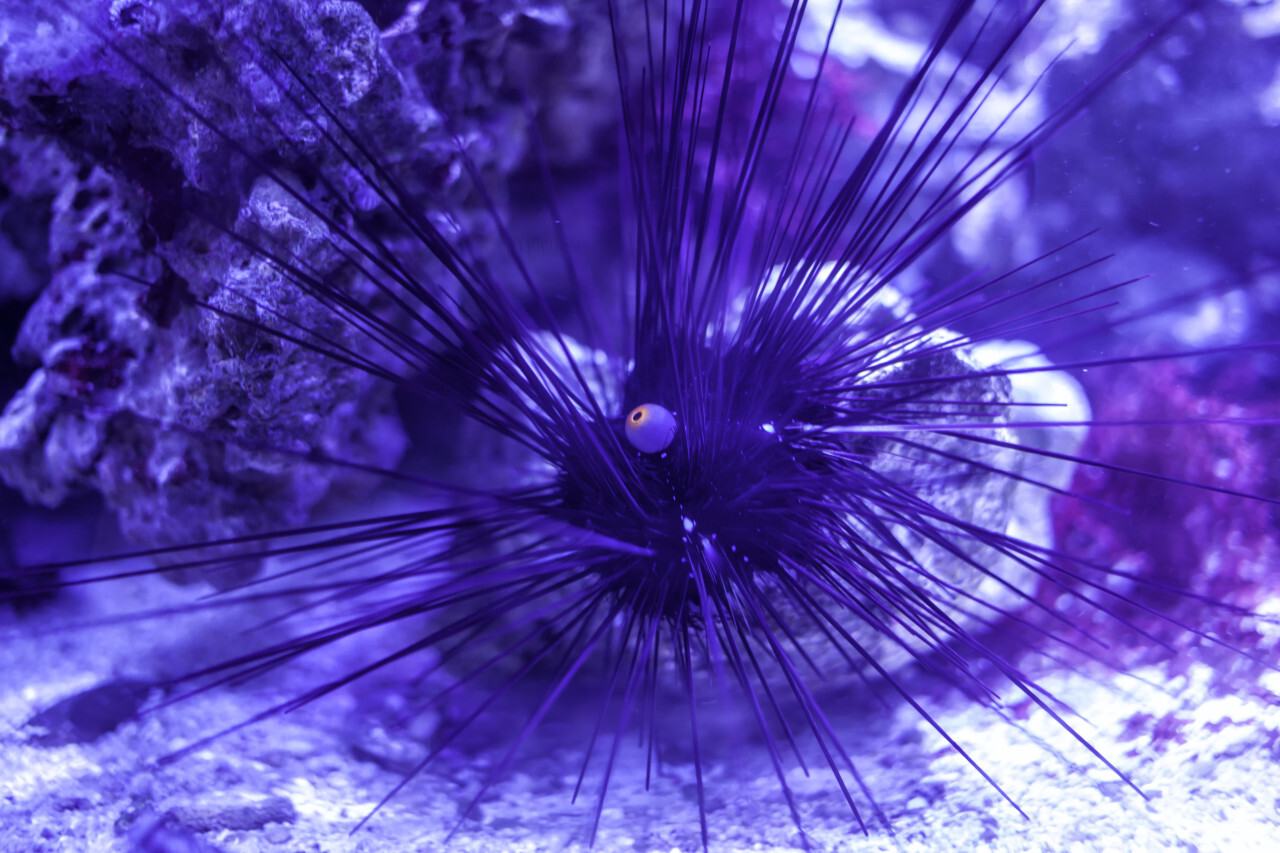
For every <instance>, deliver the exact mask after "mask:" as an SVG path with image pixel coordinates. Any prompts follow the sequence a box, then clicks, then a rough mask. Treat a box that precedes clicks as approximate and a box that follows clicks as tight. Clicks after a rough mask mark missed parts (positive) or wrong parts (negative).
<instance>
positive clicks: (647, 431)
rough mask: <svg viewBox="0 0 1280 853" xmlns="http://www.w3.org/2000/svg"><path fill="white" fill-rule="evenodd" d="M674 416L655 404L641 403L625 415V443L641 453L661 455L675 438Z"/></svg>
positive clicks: (675, 425)
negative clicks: (629, 443) (628, 443)
mask: <svg viewBox="0 0 1280 853" xmlns="http://www.w3.org/2000/svg"><path fill="white" fill-rule="evenodd" d="M676 428H677V424H676V416H675V415H673V414H672V413H671V412H670V411H668V410H667V409H664V408H663V407H662V406H659V405H658V404H657V403H642V404H640V405H639V406H636V407H635V408H634V409H632V410H631V413H630V414H628V415H627V422H626V432H627V441H629V442H631V446H632V447H634V448H635V449H636V450H639V451H640V452H641V453H661V452H662V451H664V450H666V449H667V448H668V447H670V446H671V442H673V441H675V438H676Z"/></svg>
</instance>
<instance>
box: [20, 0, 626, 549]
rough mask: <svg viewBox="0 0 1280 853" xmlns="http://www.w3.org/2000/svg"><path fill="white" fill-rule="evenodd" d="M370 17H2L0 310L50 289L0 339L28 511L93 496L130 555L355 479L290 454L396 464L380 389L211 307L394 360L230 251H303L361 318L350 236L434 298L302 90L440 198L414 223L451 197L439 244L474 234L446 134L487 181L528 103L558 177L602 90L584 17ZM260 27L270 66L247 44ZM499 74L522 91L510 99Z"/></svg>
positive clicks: (242, 8) (498, 174) (507, 162)
mask: <svg viewBox="0 0 1280 853" xmlns="http://www.w3.org/2000/svg"><path fill="white" fill-rule="evenodd" d="M374 5H375V6H376V8H374V9H373V10H372V11H373V12H374V13H375V14H376V15H377V16H378V18H379V21H381V22H382V23H383V25H384V26H386V27H388V28H389V29H388V34H387V35H386V36H385V37H384V36H383V35H382V34H381V33H380V32H379V29H378V27H377V26H376V25H375V23H374V21H373V20H371V18H370V16H369V14H368V13H367V12H366V11H365V9H363V8H361V7H360V6H359V5H358V4H356V3H353V2H345V0H326V2H323V3H319V4H316V3H310V2H279V3H270V4H263V3H257V2H224V3H212V4H211V3H205V2H184V0H173V2H145V1H144V0H138V1H137V2H116V3H113V4H111V6H110V9H109V10H106V11H108V13H107V14H103V12H104V10H103V9H102V7H101V4H98V3H89V2H86V3H82V4H72V8H73V9H74V11H75V13H76V15H78V16H82V17H81V19H80V20H79V21H78V22H77V21H76V20H73V19H72V18H71V17H70V16H69V15H67V14H65V13H61V12H59V11H58V8H57V6H54V7H53V8H52V9H37V8H35V7H31V6H29V5H28V4H20V3H17V2H8V3H5V11H4V14H3V16H0V28H3V38H2V39H0V41H2V42H3V44H4V51H5V56H4V68H3V78H2V79H0V112H2V113H3V114H4V123H5V125H6V126H7V127H8V128H9V130H7V131H6V136H5V137H4V139H3V140H2V141H3V142H4V146H3V149H2V153H3V159H2V160H0V166H2V167H3V168H4V177H5V179H6V180H5V184H6V186H7V188H8V194H7V198H6V199H5V200H4V201H3V205H4V209H3V210H0V220H4V221H5V222H6V223H9V224H11V225H12V226H13V227H7V228H5V229H4V232H5V237H6V239H5V240H3V241H0V258H3V257H11V259H12V260H11V263H10V264H9V265H8V267H9V269H10V270H11V271H12V272H11V274H10V275H8V276H6V277H5V281H4V284H3V286H2V287H3V290H2V291H0V298H3V295H4V294H7V295H8V296H9V298H29V297H30V296H31V295H32V294H33V293H34V292H35V291H36V290H37V289H40V288H41V286H42V285H43V289H42V292H41V293H40V295H39V297H38V298H37V299H36V301H35V303H34V305H32V307H31V308H30V310H29V311H28V313H27V316H26V319H25V321H24V323H23V325H22V328H21V331H20V333H19V335H18V339H17V341H16V344H15V345H14V348H13V355H14V357H15V359H16V360H17V361H18V362H19V363H21V364H24V365H27V366H29V367H33V368H35V372H34V373H33V374H32V375H31V377H30V379H29V380H28V381H27V383H26V386H25V387H24V388H23V389H22V390H21V391H20V392H19V393H18V394H17V395H16V396H15V397H14V399H13V400H11V401H10V402H9V404H8V406H7V407H6V408H5V411H4V415H3V416H2V417H0V477H3V479H4V481H5V482H7V483H8V484H9V485H11V486H12V487H14V488H17V489H19V490H20V491H21V492H22V493H23V495H24V496H25V497H26V499H27V500H28V501H32V502H38V503H41V504H44V505H48V506H53V505H57V504H59V503H60V502H62V501H64V500H65V499H66V498H67V497H68V496H69V495H71V494H75V493H78V492H82V491H85V490H89V491H96V492H99V493H101V494H102V495H103V497H104V498H105V499H106V502H107V503H108V505H110V506H111V507H112V508H114V509H115V510H116V511H117V512H118V514H119V520H120V524H121V527H122V529H123V530H124V532H125V533H126V534H127V535H128V536H129V537H130V538H131V539H133V540H134V541H135V542H138V543H141V544H158V545H163V544H173V543H181V542H189V541H195V540H209V539H216V538H222V537H228V536H235V535H241V534H244V533H252V532H258V531H263V530H268V529H273V528H281V527H287V526H294V525H298V524H301V523H303V522H305V521H306V520H307V518H308V517H309V515H310V513H311V511H312V509H313V508H314V507H316V506H317V505H318V504H320V503H321V502H322V501H324V500H325V498H326V496H327V495H328V494H330V492H331V491H333V490H335V488H337V489H340V490H345V489H347V488H350V487H352V486H354V485H357V484H358V482H359V480H358V478H357V477H355V476H354V475H353V474H352V473H351V472H350V471H349V470H344V469H341V468H335V467H331V466H322V465H304V464H299V462H298V459H297V458H296V456H292V455H289V454H307V453H309V452H312V451H315V452H318V453H320V454H323V455H324V456H327V457H331V458H337V459H342V460H346V461H350V462H354V463H357V464H365V465H374V466H379V467H384V468H390V467H394V466H395V464H396V463H397V461H398V460H399V459H400V457H401V455H402V454H403V452H404V449H405V446H406V437H405V435H404V430H403V427H402V426H401V424H400V423H399V421H398V417H397V415H396V412H395V408H394V405H393V402H392V399H391V393H390V389H389V388H388V387H387V386H386V384H385V383H381V382H378V381H376V380H374V379H372V378H370V377H369V376H368V375H367V374H365V373H363V372H361V371H359V370H356V369H354V368H351V367H346V366H343V365H340V364H337V363H335V362H333V361H330V360H327V359H326V358H324V357H322V356H320V355H318V354H316V353H315V352H312V351H311V350H309V349H308V348H307V347H305V346H302V345H298V344H292V343H289V342H286V341H282V340H281V339H279V338H277V337H273V336H271V335H269V334H266V333H264V332H263V331H261V330H259V329H256V328H254V327H253V326H250V325H246V324H245V323H243V322H240V321H238V320H233V319H229V318H228V317H227V316H225V314H219V313H216V312H217V311H223V312H234V313H237V314H241V315H246V316H249V317H251V318H253V319H254V321H255V322H258V323H262V324H264V325H266V326H268V327H274V328H277V329H285V330H288V331H295V332H296V331H297V330H299V329H307V330H309V331H312V332H315V333H318V334H324V335H326V336H328V338H329V340H330V341H332V343H333V345H338V346H343V347H349V348H351V349H353V350H355V351H357V352H362V353H366V354H369V353H370V351H371V350H373V351H374V356H375V357H378V358H382V359H386V358H391V356H388V355H386V354H385V353H378V352H376V351H377V347H375V346H372V345H371V344H370V343H369V342H368V341H367V340H364V339H362V338H361V336H360V335H358V334H355V333H354V332H353V331H352V330H351V329H350V328H349V327H345V326H343V325H342V324H338V323H335V322H334V321H333V317H332V310H331V309H330V308H328V307H325V306H323V305H321V304H320V303H318V302H317V301H316V300H314V299H311V298H307V297H303V296H301V295H300V293H299V289H298V287H297V285H296V284H295V283H294V282H293V281H292V280H291V279H292V278H293V277H294V276H291V275H287V274H285V273H284V271H282V270H281V269H280V268H279V267H278V266H277V265H276V264H275V263H273V261H272V260H271V259H270V258H267V257H265V256H263V255H261V254H256V253H254V252H253V251H250V248H249V247H250V246H263V247H269V248H270V249H271V250H272V251H273V252H276V253H278V255H277V257H291V258H302V259H305V260H304V263H305V266H302V265H299V264H295V265H294V270H293V272H294V273H295V275H296V274H298V273H302V274H305V275H308V276H313V277H315V278H316V279H318V280H324V281H325V282H326V284H329V285H331V286H333V287H335V288H337V289H339V290H344V291H345V292H347V293H350V294H352V295H354V296H356V297H357V298H360V299H361V300H362V301H364V302H365V303H366V304H369V305H372V306H375V307H376V306H377V305H378V298H377V296H378V294H377V292H376V290H375V289H374V285H373V283H372V282H371V280H370V279H369V277H368V276H366V275H362V274H361V273H359V272H357V271H356V270H355V269H353V263H352V261H351V258H350V256H351V255H352V254H354V253H355V251H354V249H353V248H352V246H351V245H350V244H347V243H345V242H344V239H343V236H342V235H343V234H346V233H357V230H356V226H357V224H358V223H364V225H362V226H361V227H362V229H363V231H362V232H360V233H363V234H364V235H366V236H367V237H368V238H369V239H373V238H374V237H376V238H377V239H380V240H382V241H384V242H385V243H386V244H387V245H389V246H391V247H392V250H393V251H395V252H396V253H397V256H398V257H399V258H400V260H401V261H402V262H403V263H404V264H405V265H406V266H407V267H408V268H411V269H414V270H421V271H423V272H422V275H423V276H424V280H426V281H428V282H430V283H431V286H435V287H440V286H443V285H440V284H439V283H438V279H433V278H432V277H431V272H432V269H433V268H432V265H431V262H430V261H429V260H428V259H427V258H426V257H425V252H424V251H423V250H422V248H421V247H415V246H414V245H413V243H412V241H409V240H407V239H405V237H404V235H402V234H397V233H394V230H392V231H386V230H385V229H383V230H379V227H380V226H379V225H378V224H377V223H376V222H374V220H376V219H377V214H378V211H379V209H380V208H383V207H384V206H385V205H384V203H383V202H382V201H381V200H380V199H378V198H377V196H376V195H375V194H374V193H373V191H372V189H371V188H370V186H369V184H368V182H367V181H365V180H364V179H363V178H362V177H361V176H360V175H359V174H358V173H357V172H356V170H355V167H353V166H351V165H350V164H347V163H345V162H344V161H342V159H341V158H340V157H339V156H338V155H337V154H336V153H335V152H334V150H333V146H332V145H330V144H329V142H328V140H327V139H326V138H325V134H326V133H335V132H337V131H336V130H335V125H334V124H333V123H332V122H330V121H326V120H325V117H324V116H320V117H319V118H316V114H317V113H319V110H318V109H317V107H316V104H317V99H319V101H322V102H323V103H324V104H325V105H326V106H330V107H333V108H334V109H336V110H339V111H340V113H341V115H342V120H343V121H344V122H345V123H346V124H347V126H350V127H354V128H356V129H358V131H359V132H360V133H361V135H362V136H363V137H364V138H365V139H367V140H373V141H375V142H376V145H377V147H378V154H379V159H380V160H382V161H383V162H384V163H386V164H387V165H388V166H389V167H390V168H392V169H393V170H394V172H395V174H396V175H397V180H400V181H401V182H402V185H403V186H404V188H405V191H406V192H408V193H410V194H412V196H413V197H414V198H418V199H430V200H433V201H426V202H423V204H424V206H425V208H426V210H425V212H426V213H427V215H436V213H435V211H436V209H435V208H434V207H433V205H438V204H440V203H441V202H442V201H443V202H446V203H447V205H448V209H449V210H450V211H451V212H452V213H453V214H454V215H453V218H452V219H451V221H450V225H451V227H452V228H453V229H454V230H455V232H456V233H457V235H458V236H459V237H466V236H469V237H470V238H472V239H476V240H483V239H484V234H483V231H484V230H485V229H484V227H481V228H480V229H479V231H478V232H477V230H476V229H475V228H474V227H473V224H474V223H475V222H483V221H484V220H483V219H482V218H480V217H476V218H475V219H474V220H468V219H467V218H466V216H467V215H469V213H470V212H471V211H473V210H477V209H478V207H477V205H478V199H477V198H475V197H474V196H473V194H472V193H471V192H470V190H469V189H468V182H467V181H466V180H464V179H463V176H464V174H465V173H464V170H463V168H462V164H461V155H460V153H459V140H465V150H466V156H467V158H468V159H469V161H470V163H471V164H472V166H473V167H474V169H476V170H477V171H478V172H479V173H480V174H483V175H488V176H491V177H492V178H493V179H494V180H500V179H501V178H502V177H503V176H504V175H506V174H507V173H509V172H511V171H512V170H514V169H516V168H517V167H519V166H521V165H523V164H524V163H525V161H526V158H527V157H528V155H529V148H530V142H529V135H528V133H527V131H526V130H525V128H526V127H527V124H528V115H529V113H530V111H532V112H533V114H534V115H536V116H538V117H539V118H540V119H541V120H542V121H543V123H544V124H547V125H548V126H552V125H554V126H555V127H557V128H560V131H559V133H558V135H556V134H549V135H548V136H547V138H546V139H545V140H543V143H542V148H543V151H544V152H545V156H546V157H547V159H548V160H549V161H550V162H552V163H572V162H574V161H575V160H580V159H581V158H583V157H584V156H587V154H589V153H590V152H591V151H592V150H593V146H594V144H595V142H594V141H595V139H596V137H597V136H598V135H599V133H600V131H601V129H602V128H604V127H607V126H608V125H609V123H610V122H612V121H613V107H614V104H615V101H614V100H609V99H608V98H607V93H608V92H609V91H610V85H609V78H608V77H607V76H606V75H603V74H602V73H601V70H600V67H599V64H600V62H601V57H602V56H603V55H606V54H604V53H602V51H607V49H608V43H607V41H605V40H604V39H603V38H602V35H601V31H600V27H599V18H600V14H599V10H597V11H596V13H595V15H594V17H593V16H591V15H586V14H579V13H576V12H574V11H573V10H572V8H571V6H572V4H570V5H568V6H566V5H563V4H552V5H537V6H532V5H528V4H521V3H518V2H504V3H498V4H488V5H487V6H486V8H485V9H483V10H480V11H476V10H470V11H466V10H467V9H468V8H469V7H467V6H466V4H459V3H431V4H429V8H426V9H424V8H423V7H422V4H412V5H408V4H374ZM401 13H403V14H401ZM263 31H268V32H270V33H271V34H272V44H273V46H274V50H275V51H278V53H268V52H266V51H265V50H264V49H263V48H262V47H260V42H258V41H257V40H256V39H255V37H254V36H255V35H256V34H257V33H259V32H263ZM100 34H102V35H105V36H106V45H104V42H103V39H102V38H101V37H100ZM108 46H109V47H108ZM114 51H119V52H118V53H117V52H114ZM135 63H137V64H136V65H135ZM295 72H296V74H297V78H296V79H295V78H294V77H293V76H292V74H293V73H295ZM515 80H520V81H524V80H536V81H538V82H539V86H538V87H535V89H534V91H532V92H526V93H525V95H524V96H523V97H517V96H516V95H515V94H514V92H515V89H514V87H513V81H515ZM302 81H306V82H305V83H303V82H302ZM157 82H158V83H159V85H157ZM161 87H164V88H167V89H169V92H166V91H163V90H162V88H161ZM602 93H606V94H602ZM304 107H305V108H304ZM446 116H447V118H446ZM570 119H571V120H570ZM268 169H270V170H272V171H273V172H274V173H275V174H277V175H279V176H280V177H281V178H282V179H283V180H285V181H286V182H288V183H289V184H290V187H291V189H293V190H294V191H295V192H296V193H297V194H298V195H297V196H295V195H293V194H291V193H289V192H286V191H285V190H284V189H283V188H282V187H281V186H279V185H277V184H275V183H273V182H272V181H270V180H268V179H267V178H265V177H263V172H264V171H265V170H268ZM317 176H324V177H323V178H322V179H320V180H317ZM303 199H305V202H306V204H308V205H314V209H310V210H309V209H307V207H306V206H304V202H303ZM321 214H323V215H324V217H326V218H327V221H326V219H322V218H321ZM19 217H21V218H22V219H23V220H25V222H20V221H19ZM19 225H22V227H21V228H19V227H18V226H19ZM233 235H234V236H233ZM366 266H368V265H367V264H366ZM46 279H47V281H46ZM197 301H199V302H202V303H206V304H208V305H210V306H212V308H213V309H214V311H207V310H201V309H200V308H198V307H197V306H196V304H195V303H196V302H197ZM6 310H14V309H6ZM312 340H314V339H312ZM228 439H230V440H231V443H227V442H228ZM273 450H281V451H284V452H285V455H280V454H278V453H273V452H272V451H273Z"/></svg>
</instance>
